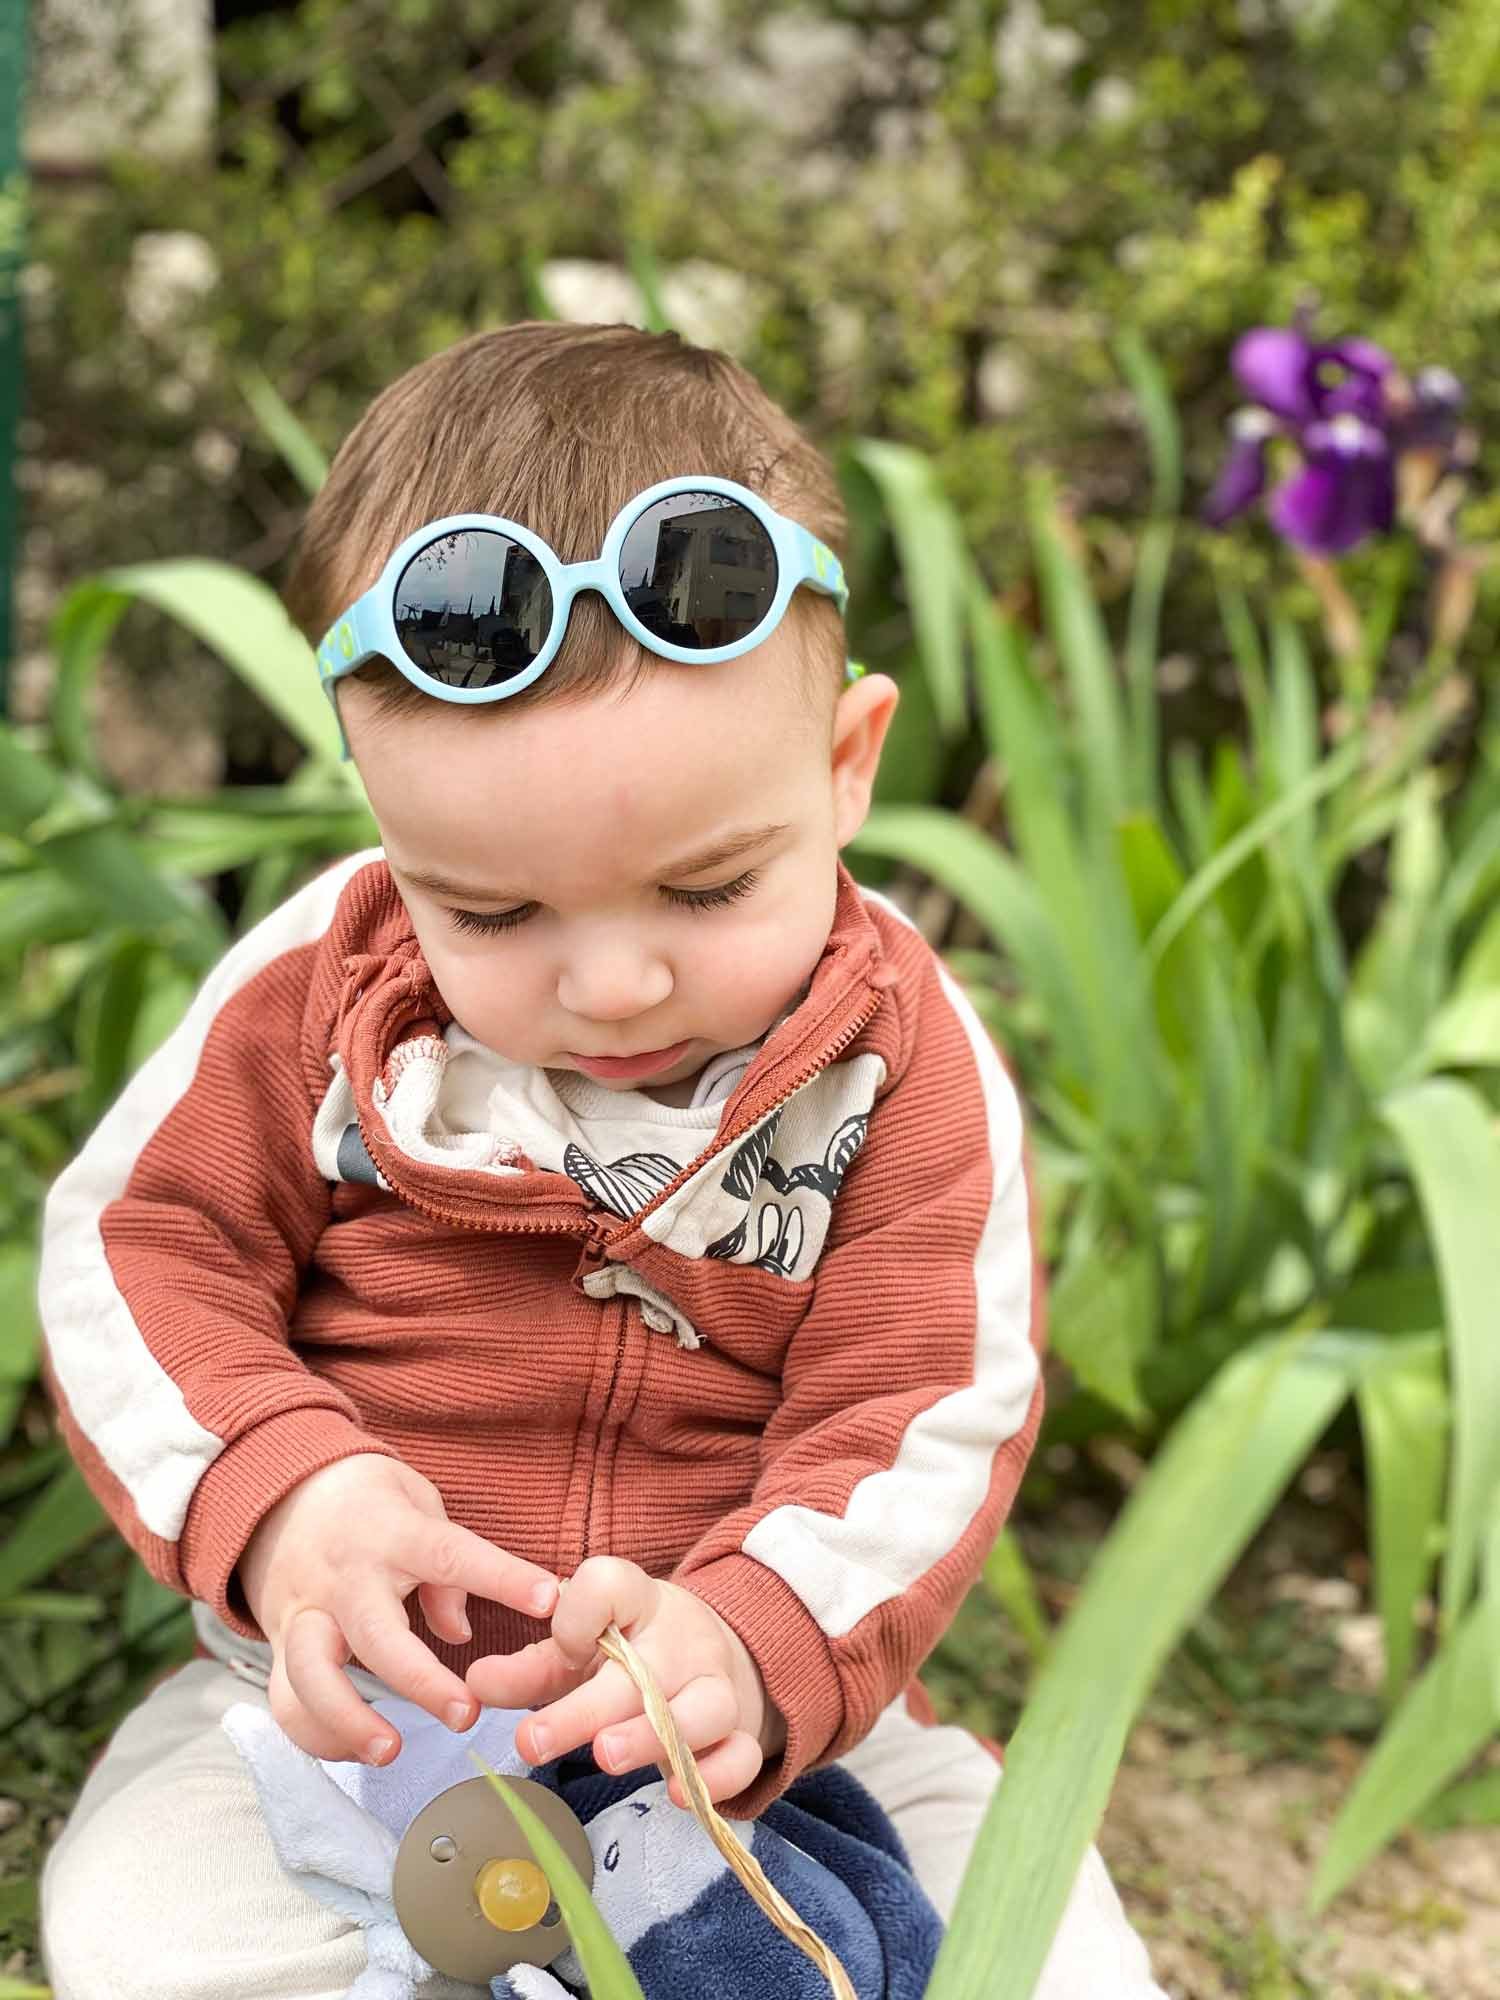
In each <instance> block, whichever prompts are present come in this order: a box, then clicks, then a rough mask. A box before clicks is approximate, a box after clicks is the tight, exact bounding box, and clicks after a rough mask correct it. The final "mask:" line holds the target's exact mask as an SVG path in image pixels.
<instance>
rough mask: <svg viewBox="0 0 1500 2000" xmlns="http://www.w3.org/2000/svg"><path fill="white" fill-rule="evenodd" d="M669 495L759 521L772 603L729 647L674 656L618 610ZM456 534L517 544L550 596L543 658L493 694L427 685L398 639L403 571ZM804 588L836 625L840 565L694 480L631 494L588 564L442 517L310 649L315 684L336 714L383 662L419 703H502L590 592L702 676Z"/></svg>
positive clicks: (544, 663) (810, 540) (651, 648)
mask: <svg viewBox="0 0 1500 2000" xmlns="http://www.w3.org/2000/svg"><path fill="white" fill-rule="evenodd" d="M677 493H714V494H721V495H722V496H723V497H724V498H725V499H727V500H733V501H735V502H736V503H737V504H738V505H739V506H741V507H743V508H744V509H745V511H746V512H747V513H748V514H752V515H754V517H755V519H756V520H757V521H759V523H760V524H761V526H762V527H763V528H764V529H765V531H766V534H767V536H768V537H769V538H770V542H771V547H772V549H773V550H774V551H775V555H776V594H775V596H774V597H773V598H772V599H771V602H770V605H769V606H768V607H767V610H766V615H765V616H764V618H762V619H761V621H760V623H759V624H758V625H757V626H756V627H755V628H754V630H753V631H751V632H747V633H746V634H745V636H744V637H743V638H741V639H735V640H732V641H731V642H730V644H728V645H727V646H707V647H692V646H679V645H676V644H674V643H673V642H672V641H671V640H669V639H662V638H659V637H658V636H657V634H656V633H654V632H652V631H650V630H649V629H648V628H647V627H646V626H645V625H643V624H642V623H641V621H640V619H639V618H637V617H636V615H635V613H634V612H633V611H632V610H631V608H630V606H629V605H628V604H627V603H626V601H625V593H624V591H623V589H622V588H621V585H620V552H621V550H622V549H623V547H624V544H625V538H626V536H627V535H628V534H629V533H630V530H631V528H632V527H634V525H635V523H636V521H637V520H638V519H639V518H640V516H641V515H642V514H644V513H645V512H646V510H647V509H648V508H649V507H653V506H655V504H656V503H657V501H659V500H666V499H670V498H671V497H672V496H673V495H674V494H677ZM464 529H484V530H487V531H488V532H490V533H491V534H503V535H507V536H509V538H510V539H511V540H512V541H514V542H518V543H519V544H520V546H521V547H522V548H523V549H525V550H526V551H527V552H528V553H529V554H530V555H531V556H532V557H533V558H534V559H535V561H536V563H537V564H538V566H539V567H540V569H541V570H542V572H543V574H544V575H545V576H546V579H547V583H548V585H549V587H550V589H551V592H552V625H551V629H550V630H549V631H548V633H547V637H546V639H545V640H544V641H543V642H542V647H541V650H540V651H539V652H538V654H537V656H536V658H535V659H534V660H533V661H532V662H531V664H530V665H529V666H528V667H525V668H523V669H522V671H521V672H520V673H518V674H514V675H512V676H511V678H510V679H508V680H504V681H498V682H496V684H495V685H494V686H493V687H476V688H461V687H451V686H450V685H449V684H448V683H447V682H446V681H440V680H437V679H435V678H434V676H433V675H431V674H429V673H427V672H426V671H425V669H423V668H422V667H420V666H418V665H417V662H416V661H415V660H414V659H413V658H412V657H411V655H410V654H409V653H408V652H407V650H406V648H405V647H404V646H403V645H402V644H401V641H400V638H399V637H398V636H397V632H396V619H395V604H396V587H397V585H398V584H399V583H400V581H401V578H402V575H403V574H404V573H405V570H406V566H407V564H408V563H410V562H411V561H413V560H414V558H415V557H417V556H419V555H420V554H421V553H422V551H423V550H424V549H426V548H430V547H431V545H432V544H433V543H434V542H437V541H441V540H442V538H443V537H444V536H445V535H452V534H456V533H458V532H460V531H461V530H464ZM803 584H806V585H807V586H808V588H809V589H811V590H816V591H819V592H821V593H822V594H823V595H824V596H825V597H831V598H833V599H834V600H835V601H836V602H837V604H838V608H839V612H840V615H842V613H843V611H844V608H845V606H846V605H847V604H848V602H849V591H848V586H847V585H846V584H845V582H844V568H843V564H842V563H841V562H840V561H839V559H838V557H837V556H836V555H835V554H834V553H833V550H832V549H830V548H829V547H828V545H827V543H826V542H820V541H819V540H818V538H817V536H816V535H813V534H810V533H809V531H808V530H807V529H806V528H804V527H802V526H800V524H799V523H798V522H796V521H789V520H788V519H787V518H786V516H785V515H784V514H778V513H777V512H776V509H775V508H774V507H772V506H771V505H769V503H768V502H767V501H765V500H763V499H762V498H761V496H760V494H758V493H752V492H751V491H750V489H749V488H748V487H746V486H737V485H736V484H735V483H734V481H733V480H731V479H713V478H708V477H702V476H693V477H683V478H679V479H663V480H659V481H658V482H657V484H656V485H655V486H648V487H647V488H646V490H645V492H644V493H637V494H636V496H635V498H634V499H633V500H629V501H627V502H626V504H625V505H624V506H623V507H622V508H621V509H620V511H619V513H618V514H616V516H615V518H614V520H613V521H612V522H611V523H610V527H609V533H608V534H607V535H606V536H605V538H604V548H603V551H602V552H601V554H600V555H599V557H598V559H597V561H595V562H579V563H565V562H562V561H561V560H560V559H559V558H558V557H557V555H556V554H554V552H553V551H552V550H551V549H550V548H548V546H547V544H546V543H545V542H544V541H543V540H542V539H541V538H540V536H538V535H534V534H533V533H532V532H531V530H530V529H529V528H525V527H522V525H521V523H520V522H519V521H510V520H507V519H506V518H505V516H504V515H502V514H448V515H445V516H444V517H443V518H442V519H441V520H438V521H429V522H428V523H427V524H426V526H425V527H421V528H418V529H417V530H416V532H415V533H414V534H410V535H408V536H407V538H406V540H405V541H404V542H402V543H401V545H400V547H399V548H397V549H396V550H395V551H394V552H393V554H392V555H391V557H390V560H389V561H388V562H387V563H386V565H385V568H384V569H383V570H382V571H381V572H380V576H379V578H378V579H377V581H376V582H375V583H373V584H371V586H370V588H369V589H368V590H367V591H365V593H364V594H363V596H361V597H358V598H356V599H355V601H354V603H353V604H351V605H350V606H349V608H348V610H347V611H345V612H344V613H343V614H342V615H341V616H340V617H338V618H336V619H335V620H334V621H333V623H332V625H330V626H329V628H328V630H327V632H326V633H325V634H324V635H323V639H322V641H321V643H320V644H319V646H318V679H319V681H320V683H321V685H322V687H323V689H324V691H325V692H326V693H327V695H328V698H329V700H330V701H332V702H333V703H334V711H335V713H337V709H338V703H337V700H336V697H335V692H334V690H335V686H336V683H337V682H338V681H339V680H341V679H342V678H343V676H344V675H346V674H352V673H354V672H356V671H357V670H358V669H359V668H360V667H362V666H364V665H365V663H366V662H367V661H369V660H372V659H375V658H383V659H387V660H389V661H390V662H391V664H392V666H394V667H395V668H396V669H397V671H398V672H399V673H401V674H404V675H405V677H406V679H407V680H409V681H410V682H411V684H412V685H413V687H418V688H420V689H421V690H422V692H423V693H424V694H430V695H432V696H433V697H434V698H435V699H436V700H438V701H452V702H460V703H463V704H465V705H467V704H469V703H483V702H493V701H504V700H505V699H506V698H507V697H508V696H509V695H513V694H519V693H520V692H521V690H522V688H526V687H530V686H531V684H532V682H533V681H534V680H537V679H538V678H539V677H540V676H541V675H542V674H544V673H545V672H546V671H547V669H548V667H549V666H550V665H551V664H552V662H553V660H554V659H555V658H556V657H557V651H558V648H559V647H560V646H561V644H562V642H563V638H564V636H565V635H566V633H567V629H568V619H569V616H570V614H571V612H572V609H573V600H574V598H575V597H577V596H578V594H579V593H580V592H581V591H585V590H597V591H598V592H599V594H600V596H601V597H603V598H604V600H605V602H606V603H607V604H608V605H609V608H610V610H611V611H613V612H614V614H615V617H616V618H617V619H618V620H619V621H620V623H621V625H623V626H624V628H625V630H626V631H627V632H628V633H629V634H630V636H631V637H632V638H633V639H636V640H638V641H639V642H640V644H641V645H643V646H644V647H645V648H646V649H647V651H648V652H652V653H657V654H659V655H660V656H661V658H662V659H664V660H681V661H683V662H684V663H685V664H687V665H701V666H709V665H712V664H713V662H714V661H716V660H734V659H738V658H739V656H740V654H741V653H748V652H750V651H752V650H753V649H754V648H755V647H756V646H758V645H760V644H761V643H762V641H763V640H765V639H768V638H769V637H770V636H771V634H772V632H774V631H775V629H776V627H777V626H778V625H779V624H780V623H781V621H782V619H783V618H784V617H785V615H786V608H787V606H788V604H790V603H791V601H792V593H793V591H795V590H797V589H799V588H800V587H801V586H802V585H803ZM863 672H864V668H863V667H861V666H859V665H857V663H856V662H854V661H853V660H851V661H849V662H848V665H847V667H846V670H845V678H846V679H847V680H850V681H855V680H858V679H859V678H860V676H861V674H863ZM340 734H341V735H342V727H341V729H340ZM348 754H349V749H348V744H347V742H346V743H345V745H344V755H345V756H346V757H347V756H348Z"/></svg>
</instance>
